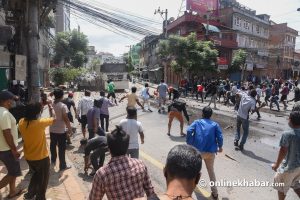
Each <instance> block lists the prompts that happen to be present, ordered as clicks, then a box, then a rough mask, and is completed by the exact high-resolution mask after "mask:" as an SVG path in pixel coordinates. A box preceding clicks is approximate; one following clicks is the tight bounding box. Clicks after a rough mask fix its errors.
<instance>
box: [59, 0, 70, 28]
mask: <svg viewBox="0 0 300 200" xmlns="http://www.w3.org/2000/svg"><path fill="white" fill-rule="evenodd" d="M70 18H71V17H70V7H69V6H68V5H67V4H62V3H58V4H57V5H56V13H55V21H56V24H55V31H56V33H59V32H65V31H70V30H71V28H70Z"/></svg>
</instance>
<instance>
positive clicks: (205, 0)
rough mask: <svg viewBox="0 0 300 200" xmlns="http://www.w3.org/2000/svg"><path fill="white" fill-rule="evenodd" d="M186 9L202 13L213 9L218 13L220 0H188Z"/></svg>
mask: <svg viewBox="0 0 300 200" xmlns="http://www.w3.org/2000/svg"><path fill="white" fill-rule="evenodd" d="M186 9H187V10H191V11H194V12H197V13H200V14H205V13H207V12H208V11H212V10H213V11H214V14H218V9H219V0H186Z"/></svg>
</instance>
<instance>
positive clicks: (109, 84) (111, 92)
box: [107, 79, 118, 105]
mask: <svg viewBox="0 0 300 200" xmlns="http://www.w3.org/2000/svg"><path fill="white" fill-rule="evenodd" d="M115 89H116V86H115V83H114V82H113V81H112V80H111V79H110V80H108V81H107V92H108V95H107V98H108V99H109V98H110V97H112V100H113V101H115V103H116V105H118V103H117V99H116V93H115Z"/></svg>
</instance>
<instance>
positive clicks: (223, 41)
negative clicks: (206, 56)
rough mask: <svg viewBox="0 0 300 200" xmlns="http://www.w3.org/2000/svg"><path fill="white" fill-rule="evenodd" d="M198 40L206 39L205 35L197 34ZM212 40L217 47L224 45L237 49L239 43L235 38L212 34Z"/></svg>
mask: <svg viewBox="0 0 300 200" xmlns="http://www.w3.org/2000/svg"><path fill="white" fill-rule="evenodd" d="M197 38H198V40H205V39H206V38H205V35H197ZM209 39H210V41H212V42H213V43H214V44H215V45H216V47H224V48H229V49H236V48H237V47H238V44H237V42H236V41H235V40H230V39H223V38H219V37H218V36H210V37H209Z"/></svg>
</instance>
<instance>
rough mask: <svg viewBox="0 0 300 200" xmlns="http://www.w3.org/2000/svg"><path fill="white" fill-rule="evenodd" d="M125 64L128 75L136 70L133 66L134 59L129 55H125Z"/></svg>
mask: <svg viewBox="0 0 300 200" xmlns="http://www.w3.org/2000/svg"><path fill="white" fill-rule="evenodd" d="M123 58H124V62H125V63H126V65H127V69H128V73H131V72H132V71H133V70H134V66H133V64H132V58H131V56H129V54H128V53H124V54H123Z"/></svg>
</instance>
